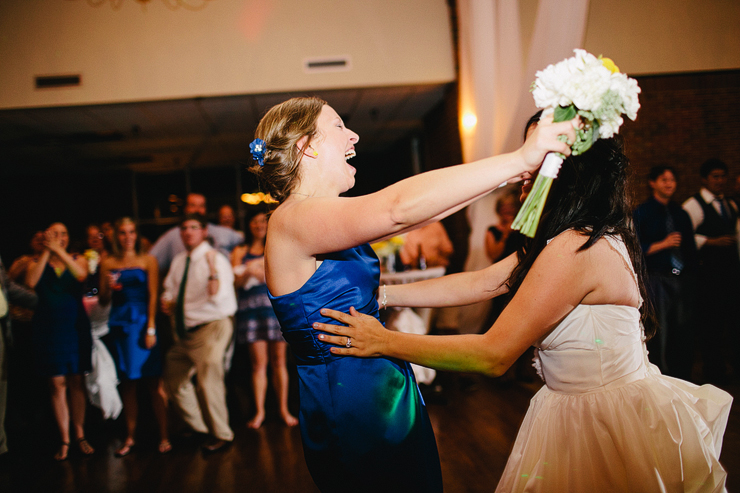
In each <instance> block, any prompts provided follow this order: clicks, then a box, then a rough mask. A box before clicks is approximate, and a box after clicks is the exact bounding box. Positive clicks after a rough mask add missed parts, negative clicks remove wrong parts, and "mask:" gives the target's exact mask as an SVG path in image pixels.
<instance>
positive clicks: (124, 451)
mask: <svg viewBox="0 0 740 493" xmlns="http://www.w3.org/2000/svg"><path fill="white" fill-rule="evenodd" d="M135 446H136V444H135V443H134V442H129V441H128V440H126V441H125V442H123V445H122V446H121V448H119V449H118V450H116V451H115V453H114V455H115V456H116V457H126V456H127V455H128V454H130V453H131V452H132V451H133V450H134V447H135Z"/></svg>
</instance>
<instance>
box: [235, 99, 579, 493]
mask: <svg viewBox="0 0 740 493" xmlns="http://www.w3.org/2000/svg"><path fill="white" fill-rule="evenodd" d="M558 134H565V135H566V137H567V138H569V139H571V140H573V139H574V138H575V132H574V130H573V126H572V122H563V123H559V124H552V123H545V124H541V125H539V126H538V128H537V130H536V131H535V134H534V135H533V137H532V138H530V139H529V140H528V141H527V142H526V143H525V145H524V146H523V147H522V148H521V149H519V150H517V151H515V152H513V153H509V154H504V155H501V156H496V157H491V158H486V159H482V160H480V161H476V162H474V163H470V164H465V165H460V166H455V167H450V168H444V169H438V170H434V171H430V172H428V173H424V174H421V175H418V176H414V177H412V178H409V179H406V180H403V181H401V182H399V183H396V184H394V185H391V186H389V187H387V188H385V189H383V190H380V191H379V192H376V193H372V194H369V195H365V196H360V197H341V196H340V194H343V193H345V192H347V191H348V190H349V189H351V188H352V187H353V186H354V184H355V168H354V167H352V166H350V165H349V164H348V163H347V161H348V160H349V159H350V158H352V157H354V155H355V144H356V143H357V142H358V140H359V137H358V136H357V134H356V133H354V132H352V131H351V130H349V129H348V128H347V127H345V126H344V122H343V121H342V118H341V117H340V116H339V115H338V114H337V112H336V111H334V109H332V108H331V107H330V106H328V105H327V104H326V103H325V102H324V101H321V100H320V99H316V98H295V99H291V100H289V101H286V102H284V103H281V104H279V105H277V106H275V107H273V108H272V109H270V110H269V111H268V112H267V113H266V114H265V116H264V117H263V118H262V121H261V122H260V124H259V126H258V128H257V132H256V136H257V137H258V138H257V139H255V141H254V142H253V143H252V145H251V146H250V147H251V149H252V155H253V157H254V158H255V160H256V161H257V164H256V165H255V166H253V167H252V168H251V170H252V171H254V172H255V173H256V174H257V175H258V176H259V178H260V180H261V182H262V183H263V186H264V187H265V188H266V191H269V192H270V194H271V195H272V197H273V198H275V199H276V200H277V201H278V202H279V205H278V207H277V208H276V209H275V211H274V212H273V214H272V216H271V219H270V228H269V229H268V232H267V241H266V245H265V274H266V279H267V286H268V287H269V294H270V296H271V300H272V304H273V307H274V308H275V313H276V314H277V316H278V319H279V320H280V324H281V327H282V330H283V335H284V337H285V339H286V340H287V341H288V343H289V344H290V345H291V350H292V353H293V356H294V358H295V359H296V363H297V367H298V376H299V390H300V401H301V407H300V413H299V420H300V425H301V434H302V438H303V448H304V454H305V457H306V463H307V465H308V468H309V471H310V472H311V475H312V477H313V479H314V481H315V482H316V484H317V485H318V486H319V488H320V489H321V490H322V491H324V492H328V491H350V490H351V491H373V492H377V491H406V492H412V491H418V492H422V491H423V492H431V491H434V492H437V491H441V490H442V475H441V470H440V464H439V456H438V454H437V447H436V443H435V440H434V433H433V431H432V426H431V423H430V421H429V417H428V416H427V412H426V408H425V406H424V402H423V400H422V398H421V395H420V393H419V390H418V388H417V386H416V382H415V381H414V377H413V372H412V370H411V367H410V366H409V365H408V364H407V363H404V362H402V361H400V360H398V359H394V358H374V359H359V358H343V359H342V358H338V357H335V356H334V355H333V354H331V353H330V351H329V345H327V344H326V343H324V342H322V341H320V340H319V339H318V337H317V336H318V334H319V333H318V332H317V331H315V330H313V328H312V324H313V323H314V322H327V321H328V320H327V319H325V318H324V317H322V316H321V314H320V310H321V309H322V308H333V309H335V310H341V308H338V307H342V308H345V309H347V310H349V307H350V306H354V307H356V308H357V309H358V310H360V311H361V312H363V313H366V314H368V315H370V316H373V317H378V303H377V301H376V295H377V291H378V280H379V275H380V269H379V262H378V258H377V257H376V256H375V255H374V253H373V252H372V249H371V248H370V246H369V245H368V243H369V242H374V241H380V240H382V239H384V238H389V237H392V236H395V235H398V234H401V233H404V232H407V231H410V230H412V229H415V228H417V227H420V226H423V225H425V224H427V223H429V222H432V221H436V220H439V219H442V218H444V217H446V216H448V215H449V214H452V213H453V212H456V211H458V210H460V209H462V208H463V207H465V206H466V205H468V204H469V203H470V202H472V201H473V200H475V199H477V198H479V197H481V196H483V195H485V194H487V193H489V192H490V191H491V190H493V189H495V188H496V187H498V186H499V185H500V184H501V183H502V182H504V181H506V180H515V179H518V178H521V177H522V176H524V175H527V174H528V173H529V172H530V171H533V170H535V169H536V168H537V167H538V166H539V164H540V163H541V162H542V160H543V158H544V157H545V154H546V153H547V152H548V151H558V152H562V153H564V154H566V155H567V154H569V153H570V149H569V148H568V146H567V145H565V144H564V143H561V142H559V141H558V140H557V136H558Z"/></svg>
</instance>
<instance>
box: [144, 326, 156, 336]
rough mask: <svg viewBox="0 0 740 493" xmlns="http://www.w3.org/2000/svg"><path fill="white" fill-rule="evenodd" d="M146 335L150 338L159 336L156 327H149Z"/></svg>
mask: <svg viewBox="0 0 740 493" xmlns="http://www.w3.org/2000/svg"><path fill="white" fill-rule="evenodd" d="M146 335H148V336H155V335H157V329H156V328H155V327H147V329H146Z"/></svg>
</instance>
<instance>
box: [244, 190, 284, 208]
mask: <svg viewBox="0 0 740 493" xmlns="http://www.w3.org/2000/svg"><path fill="white" fill-rule="evenodd" d="M242 202H244V203H246V204H249V205H257V204H259V203H261V202H264V203H265V204H274V203H276V202H277V201H276V200H275V199H273V198H272V197H270V194H269V193H262V192H257V193H243V194H242Z"/></svg>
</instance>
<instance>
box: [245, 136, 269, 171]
mask: <svg viewBox="0 0 740 493" xmlns="http://www.w3.org/2000/svg"><path fill="white" fill-rule="evenodd" d="M265 147H266V146H265V141H264V140H262V139H254V140H253V141H252V143H251V144H249V150H250V151H251V152H252V158H254V160H255V161H257V164H259V165H260V166H264V165H265Z"/></svg>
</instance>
